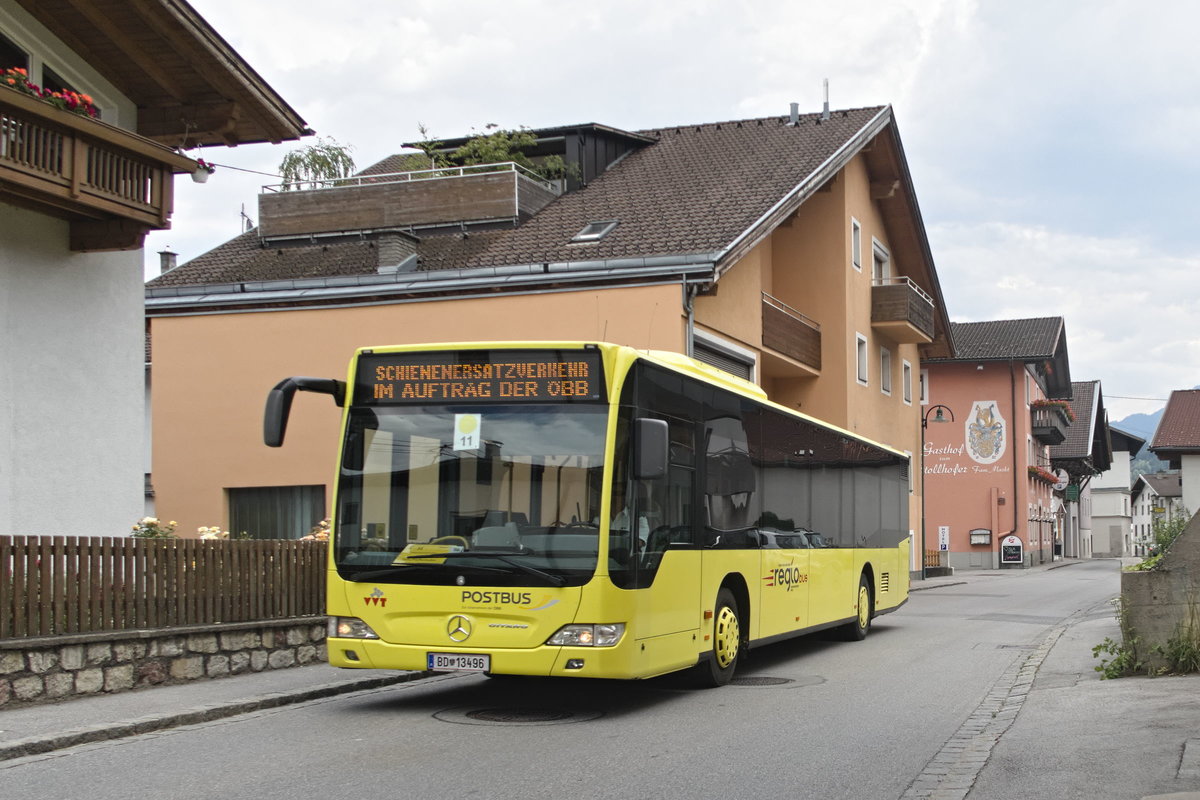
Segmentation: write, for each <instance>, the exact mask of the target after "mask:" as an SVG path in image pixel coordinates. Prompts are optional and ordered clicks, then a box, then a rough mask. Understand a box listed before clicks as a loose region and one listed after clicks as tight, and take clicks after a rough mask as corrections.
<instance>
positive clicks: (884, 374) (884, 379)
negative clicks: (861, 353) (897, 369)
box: [879, 347, 892, 394]
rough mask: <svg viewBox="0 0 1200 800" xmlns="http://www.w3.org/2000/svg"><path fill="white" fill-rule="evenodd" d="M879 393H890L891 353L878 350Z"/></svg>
mask: <svg viewBox="0 0 1200 800" xmlns="http://www.w3.org/2000/svg"><path fill="white" fill-rule="evenodd" d="M879 391H881V392H883V393H884V394H891V393H892V351H891V350H888V349H887V348H886V347H881V348H879Z"/></svg>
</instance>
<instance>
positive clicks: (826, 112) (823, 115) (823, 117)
mask: <svg viewBox="0 0 1200 800" xmlns="http://www.w3.org/2000/svg"><path fill="white" fill-rule="evenodd" d="M828 120H829V78H826V79H825V107H824V109H822V111H821V121H822V122H827V121H828Z"/></svg>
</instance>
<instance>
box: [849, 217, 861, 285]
mask: <svg viewBox="0 0 1200 800" xmlns="http://www.w3.org/2000/svg"><path fill="white" fill-rule="evenodd" d="M850 263H851V264H852V265H854V268H855V269H856V270H858V271H859V272H862V225H861V224H859V221H858V220H856V219H855V218H854V217H851V218H850Z"/></svg>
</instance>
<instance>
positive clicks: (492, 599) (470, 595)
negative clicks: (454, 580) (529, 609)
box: [462, 589, 533, 605]
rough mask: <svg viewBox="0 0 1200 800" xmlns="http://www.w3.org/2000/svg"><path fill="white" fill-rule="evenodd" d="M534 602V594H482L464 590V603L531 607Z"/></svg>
mask: <svg viewBox="0 0 1200 800" xmlns="http://www.w3.org/2000/svg"><path fill="white" fill-rule="evenodd" d="M532 601H533V593H532V592H480V591H476V590H472V589H464V590H463V593H462V602H464V603H483V604H487V603H504V604H508V605H529V603H531V602H532Z"/></svg>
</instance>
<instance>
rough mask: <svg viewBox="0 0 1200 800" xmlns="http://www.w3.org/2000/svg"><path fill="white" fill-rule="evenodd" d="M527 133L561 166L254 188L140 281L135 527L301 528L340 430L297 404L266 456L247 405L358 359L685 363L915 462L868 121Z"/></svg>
mask: <svg viewBox="0 0 1200 800" xmlns="http://www.w3.org/2000/svg"><path fill="white" fill-rule="evenodd" d="M534 134H535V135H536V136H537V145H536V147H535V148H534V149H533V150H532V151H531V152H530V153H529V155H530V156H532V157H533V159H534V161H535V162H537V161H538V160H539V159H541V158H544V157H546V156H549V155H558V156H560V157H561V158H563V159H564V161H565V162H566V163H567V164H568V165H571V164H574V165H576V170H577V171H575V172H572V173H569V175H570V176H569V177H568V178H567V179H566V180H562V181H557V182H555V181H545V180H543V179H541V178H540V177H538V176H537V175H535V174H532V173H528V172H526V171H524V170H522V169H520V168H518V167H516V166H514V165H512V164H501V165H495V166H492V167H488V168H481V167H473V168H472V169H470V170H457V171H456V170H435V171H416V172H413V171H411V162H410V161H409V162H407V163H406V161H405V159H404V158H402V157H399V156H397V157H392V158H389V159H385V160H384V161H382V162H380V163H379V164H376V165H375V166H373V167H371V168H369V169H367V170H364V171H363V173H361V174H360V175H359V176H358V177H357V178H355V179H351V180H347V181H340V182H337V183H336V184H334V185H324V186H314V187H311V188H309V187H306V188H305V190H303V191H295V190H292V191H280V190H278V189H271V188H270V187H268V189H267V190H266V191H264V193H263V194H262V196H261V198H260V210H259V218H260V226H259V227H258V228H257V229H255V230H253V231H250V232H248V233H245V234H243V235H242V236H239V237H237V238H236V239H233V240H232V241H230V242H227V243H226V244H224V245H222V246H220V247H218V248H216V249H215V250H213V251H211V252H209V253H206V254H204V255H203V256H200V257H199V258H196V259H194V260H193V261H191V262H189V263H187V264H184V265H182V266H179V267H178V268H176V269H173V270H170V271H168V272H166V273H165V274H164V275H162V276H161V277H159V278H157V279H156V280H154V281H151V283H150V284H149V286H148V288H147V292H146V309H147V315H148V318H149V324H150V327H151V330H152V335H153V348H154V349H153V352H154V357H153V376H154V377H153V386H154V391H153V426H154V451H153V482H154V487H155V490H156V493H157V500H158V511H159V513H160V515H164V516H168V517H171V518H173V519H177V520H179V521H180V523H181V525H180V527H181V530H183V531H188V530H194V529H195V528H196V527H197V526H201V525H222V526H228V527H229V528H230V529H231V530H232V531H233V532H235V533H237V532H240V531H241V530H246V531H247V532H248V533H250V534H251V535H253V536H259V537H267V536H280V535H283V536H297V535H301V534H303V533H304V532H305V531H306V530H307V529H308V527H309V526H310V525H311V524H312V523H313V522H314V521H316V520H317V519H320V518H321V517H323V516H324V515H325V514H326V513H327V509H329V508H330V497H329V491H330V488H331V482H332V476H333V474H334V468H335V465H334V459H335V454H336V452H337V428H338V422H339V417H338V414H337V413H335V411H336V409H334V408H333V407H332V405H330V404H329V403H328V401H327V400H322V399H321V398H314V397H312V396H305V397H302V398H301V399H300V400H298V401H297V403H296V406H295V408H294V410H293V414H292V422H291V426H290V429H289V433H288V446H287V447H286V448H283V449H278V450H277V449H271V448H267V447H264V446H263V445H262V436H261V426H262V408H263V402H264V399H265V397H266V394H267V391H268V390H269V389H270V388H271V386H272V385H274V384H275V383H276V382H277V381H278V380H279V379H281V378H283V377H286V376H290V375H313V376H321V377H339V378H340V377H342V376H343V375H344V374H345V370H346V365H347V363H348V360H349V358H350V356H351V354H352V352H353V350H354V349H355V348H357V347H360V346H367V345H388V344H403V343H419V342H439V341H475V340H487V341H490V340H527V339H534V340H604V341H612V342H616V343H620V344H626V345H631V346H634V347H638V348H652V349H660V350H670V351H675V352H682V353H688V354H692V355H694V356H695V357H697V358H700V359H702V360H706V361H709V362H711V363H715V364H718V365H720V366H723V367H725V368H726V369H729V370H730V371H733V372H737V373H740V374H742V375H744V376H746V377H749V378H750V379H751V380H753V381H756V382H757V383H759V384H761V385H762V386H763V387H764V389H766V391H767V392H768V394H769V395H770V396H771V398H772V399H774V400H776V401H777V402H780V403H783V404H785V405H787V406H790V407H792V408H798V409H799V410H801V411H803V412H805V413H808V414H811V415H813V416H815V417H818V418H820V419H822V420H826V421H828V422H832V423H834V424H836V425H839V426H842V427H844V428H847V429H849V430H851V431H854V432H855V433H858V434H862V435H865V436H868V437H871V438H873V439H875V440H878V441H880V442H883V443H886V444H889V445H891V446H893V447H895V448H898V449H901V450H904V451H907V452H910V453H916V452H918V449H919V447H920V442H921V434H920V423H921V416H920V412H919V408H920V405H919V403H920V399H919V386H918V376H919V374H920V363H921V359H922V357H923V356H924V355H925V354H927V353H934V354H940V355H942V356H949V355H950V354H951V352H952V351H951V343H950V341H949V327H950V326H949V322H948V318H947V315H946V311H945V309H944V305H943V303H942V299H941V289H940V286H939V283H938V278H937V274H936V272H935V269H934V264H933V260H932V257H931V255H930V251H929V246H928V242H927V240H926V236H925V230H924V227H923V224H922V220H921V216H920V212H919V209H918V206H917V201H916V195H915V192H914V189H913V186H912V182H911V179H910V176H909V173H908V168H907V164H906V162H905V159H904V151H903V148H902V146H901V142H900V137H899V134H898V132H897V130H896V124H895V120H894V118H893V113H892V110H891V108H890V107H876V108H863V109H853V110H846V111H835V112H832V113H827V114H824V115H823V114H809V115H800V114H798V113H796V112H795V109H794V107H793V112H792V114H791V115H784V116H782V117H768V118H763V119H750V120H741V121H734V122H723V123H716V124H705V125H687V126H680V127H671V128H662V129H655V130H645V131H638V132H626V131H620V130H616V129H613V128H608V127H604V126H601V125H585V126H577V127H571V128H555V129H543V130H538V131H534ZM463 141H465V140H459V141H457V142H447V143H446V148H447V149H453V148H454V147H456V146H457V145H460V144H462V142H463ZM402 164H405V165H406V166H408V168H409V170H410V171H406V172H405V171H398V167H399V166H400V165H402ZM914 475H915V470H914ZM913 489H914V491H913V494H912V502H911V508H910V519H911V520H913V521H914V525H913V527H914V528H915V527H916V525H915V521H916V520H917V519H919V509H920V484H919V482H917V481H914V484H913ZM920 549H921V548H920V546H919V543H918V544H917V545H916V546H914V548H913V550H914V552H919V551H920ZM915 568H919V565H917V566H916V567H915Z"/></svg>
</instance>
